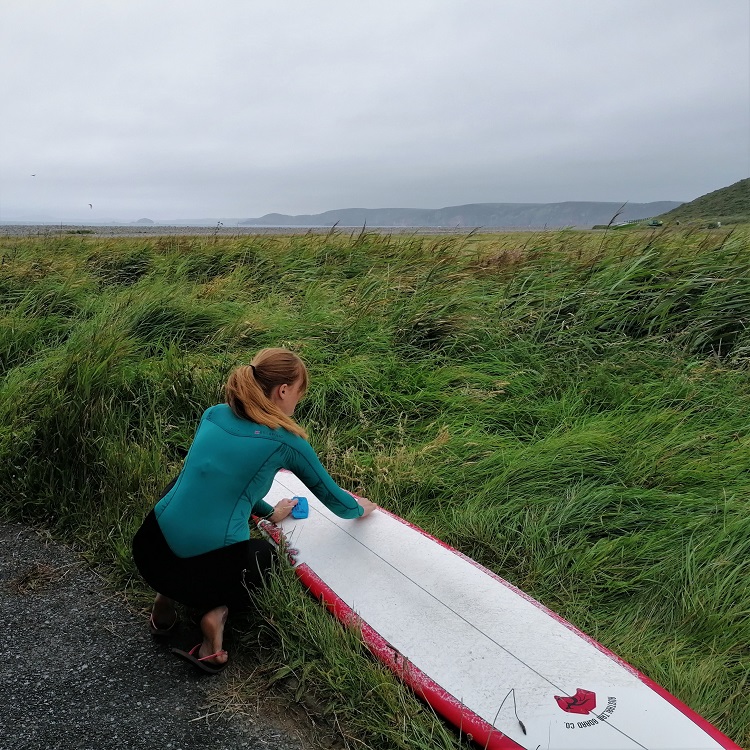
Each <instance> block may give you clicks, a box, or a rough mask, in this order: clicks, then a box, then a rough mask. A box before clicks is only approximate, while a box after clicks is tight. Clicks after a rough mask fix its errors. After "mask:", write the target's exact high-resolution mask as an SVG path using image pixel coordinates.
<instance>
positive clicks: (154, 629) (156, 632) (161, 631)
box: [148, 612, 177, 638]
mask: <svg viewBox="0 0 750 750" xmlns="http://www.w3.org/2000/svg"><path fill="white" fill-rule="evenodd" d="M176 624H177V615H175V617H174V620H173V621H172V624H171V625H170V626H169V627H168V628H160V627H159V626H158V625H157V624H156V620H154V613H153V612H152V613H151V617H150V619H149V621H148V629H149V630H150V631H151V635H153V636H154V637H156V638H162V637H164V636H165V635H170V634H171V632H172V630H173V629H174V626H175V625H176Z"/></svg>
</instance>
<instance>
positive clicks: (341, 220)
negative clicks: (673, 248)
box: [240, 201, 681, 229]
mask: <svg viewBox="0 0 750 750" xmlns="http://www.w3.org/2000/svg"><path fill="white" fill-rule="evenodd" d="M679 205H681V204H680V203H679V202H678V201H658V202H654V203H628V204H626V205H625V207H624V208H623V209H622V211H621V213H620V215H619V216H618V218H617V221H637V220H638V219H648V218H651V217H652V216H656V215H657V214H661V213H664V212H665V211H669V210H671V209H673V208H676V207H677V206H679ZM621 206H622V203H609V202H586V201H567V202H565V203H470V204H468V205H465V206H448V207H446V208H340V209H336V210H334V211H325V212H324V213H321V214H303V215H299V216H288V215H287V214H276V213H274V214H266V215H265V216H261V217H259V218H257V219H244V220H243V221H240V224H242V225H245V226H266V227H270V226H274V227H289V226H296V227H330V226H333V225H334V224H338V225H339V226H341V227H362V226H364V225H367V226H368V227H466V228H472V227H493V228H498V227H500V228H509V229H511V228H516V229H536V228H539V229H541V228H543V227H552V228H554V227H587V228H588V227H591V226H593V225H594V224H607V223H608V222H609V221H610V220H611V219H612V217H613V216H614V215H615V214H616V213H617V212H618V210H619V209H620V208H621Z"/></svg>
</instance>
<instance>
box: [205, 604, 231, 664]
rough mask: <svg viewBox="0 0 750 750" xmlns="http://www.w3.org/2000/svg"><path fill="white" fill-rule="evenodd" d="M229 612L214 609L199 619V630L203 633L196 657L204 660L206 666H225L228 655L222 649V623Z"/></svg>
mask: <svg viewBox="0 0 750 750" xmlns="http://www.w3.org/2000/svg"><path fill="white" fill-rule="evenodd" d="M228 614H229V610H228V609H227V607H223V606H222V607H216V609H212V610H211V611H210V612H206V614H205V615H203V617H202V618H201V630H202V631H203V643H201V647H200V649H199V651H198V656H199V657H200V658H201V659H204V657H206V656H211V657H213V658H211V659H205V662H206V663H207V664H226V662H227V660H228V659H229V654H227V652H226V651H224V649H223V648H222V643H223V640H224V623H225V622H226V621H227V615H228Z"/></svg>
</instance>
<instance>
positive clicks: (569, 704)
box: [555, 688, 596, 714]
mask: <svg viewBox="0 0 750 750" xmlns="http://www.w3.org/2000/svg"><path fill="white" fill-rule="evenodd" d="M555 700H556V701H557V705H558V706H560V708H561V709H562V710H563V711H567V712H568V713H569V714H589V713H591V712H592V711H593V710H594V709H595V708H596V693H592V692H591V691H590V690H584V689H583V688H578V690H576V694H575V695H574V696H572V697H570V698H569V697H567V696H564V695H556V696H555Z"/></svg>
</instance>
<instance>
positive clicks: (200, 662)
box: [171, 643, 228, 674]
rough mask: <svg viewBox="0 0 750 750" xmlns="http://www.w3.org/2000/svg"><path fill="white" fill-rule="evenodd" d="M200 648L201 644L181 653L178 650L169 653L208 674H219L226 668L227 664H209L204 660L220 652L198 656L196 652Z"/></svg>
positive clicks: (180, 650)
mask: <svg viewBox="0 0 750 750" xmlns="http://www.w3.org/2000/svg"><path fill="white" fill-rule="evenodd" d="M200 647H201V644H200V643H199V644H198V645H197V646H193V648H191V649H190V651H183V650H182V649H179V648H173V649H171V651H172V653H173V654H177V656H179V657H181V658H182V659H185V660H186V661H189V662H190V663H191V664H193V665H194V666H196V667H198V669H201V670H203V671H204V672H207V673H208V674H219V672H221V670H222V669H224V668H225V667H226V666H227V664H228V662H224V663H223V664H209V663H208V662H207V661H206V659H213V658H214V657H215V656H218V655H219V654H220V653H221V651H217V652H216V653H215V654H209V655H208V656H198V650H199V649H200Z"/></svg>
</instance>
